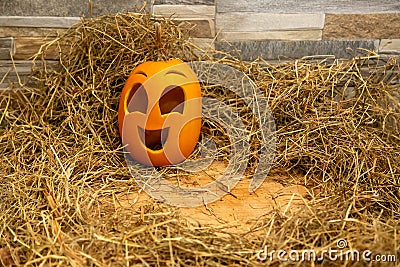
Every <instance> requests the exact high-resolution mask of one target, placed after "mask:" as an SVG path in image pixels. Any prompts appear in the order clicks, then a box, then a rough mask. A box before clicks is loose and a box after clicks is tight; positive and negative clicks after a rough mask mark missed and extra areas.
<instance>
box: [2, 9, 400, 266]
mask: <svg viewBox="0 0 400 267" xmlns="http://www.w3.org/2000/svg"><path fill="white" fill-rule="evenodd" d="M187 33H188V28H185V27H180V26H177V25H175V24H174V23H172V22H171V21H169V20H159V21H157V22H155V21H154V20H152V19H151V18H150V17H149V16H148V15H146V14H133V13H127V14H117V15H107V16H103V17H99V18H96V19H88V20H84V21H82V23H80V24H79V25H76V27H74V28H71V29H70V30H69V31H67V32H66V33H65V34H64V35H62V36H60V37H59V38H58V39H56V40H54V42H52V43H50V44H48V45H47V46H44V47H43V49H42V51H40V53H39V54H38V57H37V58H36V61H39V60H40V57H41V56H43V55H44V54H45V53H46V51H47V50H48V49H52V48H54V47H60V48H62V49H63V53H62V55H61V58H60V63H61V64H60V65H61V67H60V68H59V69H49V68H46V66H45V67H44V68H38V69H37V70H36V71H37V73H36V74H35V75H36V77H37V78H38V79H39V81H40V82H41V85H40V86H39V89H35V90H30V91H23V92H3V93H2V95H1V98H0V108H1V122H2V124H1V125H2V128H1V129H0V148H1V155H2V156H1V158H0V166H1V172H0V173H1V174H2V179H1V183H0V200H1V201H0V210H1V213H0V222H1V223H0V260H1V261H2V262H3V264H5V265H6V264H7V263H12V262H14V263H16V264H27V265H34V266H36V265H46V266H53V265H66V264H67V263H69V264H71V265H72V266H82V265H90V266H94V265H96V266H106V265H107V266H126V265H135V264H138V265H145V266H149V265H159V266H165V265H172V264H177V265H182V266H195V265H199V266H204V265H210V266H222V265H224V266H225V265H236V266H243V265H255V264H257V263H259V261H258V260H257V257H256V252H257V251H258V250H259V249H262V248H263V247H264V246H265V245H268V247H269V248H270V249H275V250H279V249H286V250H287V251H289V250H290V249H316V250H317V251H321V250H322V249H327V248H329V247H331V248H336V241H337V240H338V239H339V238H345V239H346V240H347V242H348V244H349V247H350V248H351V249H358V250H365V249H369V250H371V251H373V252H374V253H384V254H388V253H392V254H395V253H398V244H399V230H400V229H399V226H398V220H399V219H400V164H399V163H400V147H399V142H400V140H399V139H400V138H399V136H400V129H399V123H398V121H399V118H400V104H399V94H400V85H399V82H398V81H399V76H398V75H399V63H398V62H397V61H396V59H395V58H386V57H379V56H377V55H373V54H368V55H366V56H365V57H360V58H354V59H352V60H345V61H339V60H332V61H331V62H328V61H326V60H320V61H314V60H309V59H302V60H298V61H296V62H291V63H281V64H277V65H270V64H268V62H265V61H263V60H259V61H257V62H252V63H245V62H241V61H239V60H237V59H235V58H232V57H230V56H229V55H225V56H224V55H223V53H219V56H218V57H214V56H213V54H212V53H207V51H202V50H201V49H199V48H197V47H196V46H195V45H193V44H192V43H191V42H190V41H189V40H188V34H187ZM214 52H215V53H218V52H217V51H214ZM221 55H222V57H221ZM171 57H178V58H181V59H183V60H186V61H189V60H200V59H207V60H212V61H218V62H220V63H224V64H229V65H231V66H234V67H235V68H238V69H240V70H242V71H243V72H245V73H246V74H248V75H249V76H250V77H251V78H252V79H253V80H254V81H255V82H256V83H257V85H258V86H259V87H260V89H261V90H263V91H264V92H265V95H266V98H267V100H268V103H269V105H270V108H271V110H272V112H273V114H274V118H275V123H276V126H277V155H276V162H275V163H274V166H273V169H275V170H279V171H281V172H283V173H287V174H288V175H287V178H286V179H285V180H280V181H279V182H281V183H283V184H293V183H297V184H302V185H305V186H307V187H308V188H309V189H310V190H311V189H313V190H314V192H319V193H318V194H316V195H315V196H314V197H313V198H312V199H309V200H307V201H306V205H304V207H303V210H302V211H301V212H298V213H293V214H286V213H282V212H281V211H278V210H273V211H270V212H268V213H266V214H265V216H263V217H262V218H260V219H259V220H258V221H257V223H256V224H255V225H254V228H253V231H254V232H255V231H257V232H256V233H252V232H249V233H228V232H226V231H225V230H224V229H220V228H213V227H187V225H186V222H185V218H182V217H180V216H179V209H177V208H174V207H169V206H165V205H161V204H159V203H148V205H146V206H145V207H144V208H143V209H142V210H141V211H138V212H133V211H132V210H127V209H120V208H118V207H119V205H118V203H117V201H116V197H115V196H116V195H118V194H119V193H121V192H127V191H132V192H134V191H137V190H138V188H137V186H136V184H135V183H134V181H133V179H132V177H131V175H130V173H129V171H128V169H127V167H126V163H125V161H124V157H123V154H122V152H121V151H122V150H121V143H120V138H119V135H118V128H117V124H116V123H117V105H118V101H119V94H120V91H121V89H122V87H123V84H124V82H125V79H126V78H127V76H128V75H129V73H130V71H131V70H132V69H133V68H134V67H135V66H136V65H137V64H139V63H141V62H143V61H146V60H162V59H167V58H171ZM204 94H205V95H207V96H212V97H219V98H222V99H224V95H223V94H221V92H219V91H216V90H215V91H213V90H212V87H210V88H209V89H208V90H207V91H205V92H204ZM231 98H232V96H229V95H227V96H226V97H225V99H224V100H225V102H227V103H229V104H230V105H232V106H236V107H237V106H238V104H237V103H236V104H235V103H230V102H232V101H231ZM239 109H243V110H244V109H245V107H242V108H241V107H239ZM246 120H247V121H248V122H249V123H251V118H248V119H246ZM212 125H213V124H212V123H211V122H208V121H206V122H205V124H204V127H203V134H208V135H213V133H214V132H215V131H214V129H213V128H212ZM219 132H220V131H219ZM219 134H220V133H219ZM253 134H256V133H253ZM216 138H218V136H217V137H216ZM221 138H223V137H221ZM253 146H254V147H255V148H256V147H257V144H254V142H253ZM253 150H254V151H255V152H254V151H253V153H252V160H254V161H255V162H256V161H257V153H256V149H253ZM249 171H251V170H249ZM292 174H293V176H291V175H292ZM299 174H301V175H302V177H304V179H303V180H296V179H294V178H293V179H291V178H290V177H297V176H298V175H299ZM397 256H398V257H399V255H397ZM267 263H273V264H274V263H275V264H278V261H277V260H276V259H275V260H274V261H272V262H267ZM322 263H323V264H324V265H325V266H333V265H337V266H341V265H343V264H344V262H341V261H336V262H333V261H329V260H328V259H325V260H324V261H322Z"/></svg>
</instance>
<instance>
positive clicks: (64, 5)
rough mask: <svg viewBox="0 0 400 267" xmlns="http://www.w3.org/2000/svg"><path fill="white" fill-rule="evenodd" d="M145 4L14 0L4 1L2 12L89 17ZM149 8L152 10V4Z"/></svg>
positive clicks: (139, 0) (112, 0)
mask: <svg viewBox="0 0 400 267" xmlns="http://www.w3.org/2000/svg"><path fill="white" fill-rule="evenodd" d="M3 2H4V3H3ZM148 2H149V1H148ZM143 4H144V0H86V1H82V0H69V1H59V0H12V1H2V3H1V4H0V14H1V15H2V16H58V17H81V16H85V17H89V16H90V15H92V16H100V15H104V14H108V13H117V12H126V11H137V10H139V9H140V8H141V7H142V6H143ZM147 9H148V10H150V6H148V7H147Z"/></svg>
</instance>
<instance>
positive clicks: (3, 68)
mask: <svg viewBox="0 0 400 267" xmlns="http://www.w3.org/2000/svg"><path fill="white" fill-rule="evenodd" d="M40 66H42V63H41V62H36V67H40ZM46 66H47V68H48V69H56V68H58V66H59V62H58V61H51V60H49V61H46ZM32 67H33V64H32V61H28V60H15V61H14V64H13V62H12V61H11V60H0V89H5V88H19V87H20V84H19V82H20V81H21V83H22V84H24V85H26V86H29V87H35V86H37V80H35V79H33V78H32V77H31V73H32Z"/></svg>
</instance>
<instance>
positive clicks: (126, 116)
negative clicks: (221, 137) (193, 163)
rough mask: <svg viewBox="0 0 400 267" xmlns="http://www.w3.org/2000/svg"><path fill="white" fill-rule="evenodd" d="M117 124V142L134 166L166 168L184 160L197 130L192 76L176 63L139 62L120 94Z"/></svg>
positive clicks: (196, 92) (195, 83) (197, 91)
mask: <svg viewBox="0 0 400 267" xmlns="http://www.w3.org/2000/svg"><path fill="white" fill-rule="evenodd" d="M118 124H119V130H120V135H121V137H122V143H123V144H124V145H125V148H126V150H127V152H129V154H130V156H131V157H132V158H133V159H134V160H136V161H137V162H140V163H142V164H144V165H147V166H165V165H173V164H177V163H179V162H182V161H184V160H185V159H186V158H187V157H188V156H189V155H190V154H191V153H192V152H193V150H194V148H195V146H196V144H197V141H198V138H199V135H200V128H201V90H200V84H199V81H198V78H197V76H196V74H195V73H194V72H193V70H192V69H191V68H190V67H189V65H188V64H186V63H184V62H182V61H181V60H179V59H171V60H169V61H161V62H152V61H149V62H144V63H142V64H140V65H139V66H137V67H136V68H135V69H134V70H133V71H132V73H131V74H130V76H129V78H128V80H127V81H126V84H125V86H124V88H123V90H122V93H121V98H120V103H119V109H118Z"/></svg>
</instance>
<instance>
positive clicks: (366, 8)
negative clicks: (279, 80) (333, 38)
mask: <svg viewBox="0 0 400 267" xmlns="http://www.w3.org/2000/svg"><path fill="white" fill-rule="evenodd" d="M217 12H220V13H225V12H254V13H262V12H265V13H333V14H346V13H347V14H369V13H398V12H400V1H399V0H336V1H326V0H281V1H276V0H240V1H237V0H220V1H217Z"/></svg>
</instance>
